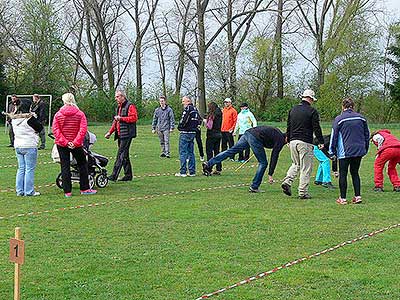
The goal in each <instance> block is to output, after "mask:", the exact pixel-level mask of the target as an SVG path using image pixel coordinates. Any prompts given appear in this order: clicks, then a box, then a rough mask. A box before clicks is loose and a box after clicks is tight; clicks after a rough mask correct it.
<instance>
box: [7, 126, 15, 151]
mask: <svg viewBox="0 0 400 300" xmlns="http://www.w3.org/2000/svg"><path fill="white" fill-rule="evenodd" d="M8 126H9V127H8V136H9V137H10V145H12V146H13V147H14V130H13V127H12V126H11V124H9V125H8Z"/></svg>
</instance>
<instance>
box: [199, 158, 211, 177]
mask: <svg viewBox="0 0 400 300" xmlns="http://www.w3.org/2000/svg"><path fill="white" fill-rule="evenodd" d="M201 165H202V167H203V175H204V176H211V168H210V167H209V166H208V163H207V162H206V161H205V162H203V163H202V164H201Z"/></svg>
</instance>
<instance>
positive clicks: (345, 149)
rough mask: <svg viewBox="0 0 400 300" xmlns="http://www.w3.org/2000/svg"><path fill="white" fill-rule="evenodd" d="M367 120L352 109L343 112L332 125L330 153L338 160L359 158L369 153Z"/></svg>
mask: <svg viewBox="0 0 400 300" xmlns="http://www.w3.org/2000/svg"><path fill="white" fill-rule="evenodd" d="M368 147H369V129H368V124H367V120H366V119H365V118H364V116H362V115H361V114H359V113H356V112H354V111H353V110H352V109H347V110H345V111H343V112H342V113H341V114H340V115H339V116H337V117H336V118H335V120H334V121H333V125H332V134H331V142H330V147H329V153H330V154H332V155H335V156H336V157H337V158H339V159H342V158H348V157H359V156H364V155H365V154H367V152H368Z"/></svg>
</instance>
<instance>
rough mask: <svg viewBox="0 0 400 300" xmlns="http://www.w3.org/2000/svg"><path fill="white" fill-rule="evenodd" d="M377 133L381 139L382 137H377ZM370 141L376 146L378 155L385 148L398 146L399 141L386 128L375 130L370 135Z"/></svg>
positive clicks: (399, 145) (399, 144)
mask: <svg viewBox="0 0 400 300" xmlns="http://www.w3.org/2000/svg"><path fill="white" fill-rule="evenodd" d="M377 135H381V136H382V137H383V140H382V138H380V139H379V138H377ZM372 142H373V143H374V144H375V146H377V147H378V155H379V154H380V153H381V152H382V151H383V150H385V149H387V148H393V147H400V141H399V140H398V139H397V138H396V137H395V136H394V135H393V134H391V132H390V130H388V129H382V130H379V131H378V132H376V133H375V134H374V135H373V136H372Z"/></svg>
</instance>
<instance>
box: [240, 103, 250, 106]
mask: <svg viewBox="0 0 400 300" xmlns="http://www.w3.org/2000/svg"><path fill="white" fill-rule="evenodd" d="M239 107H249V105H248V104H247V103H246V102H243V103H242V104H240V106H239Z"/></svg>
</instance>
